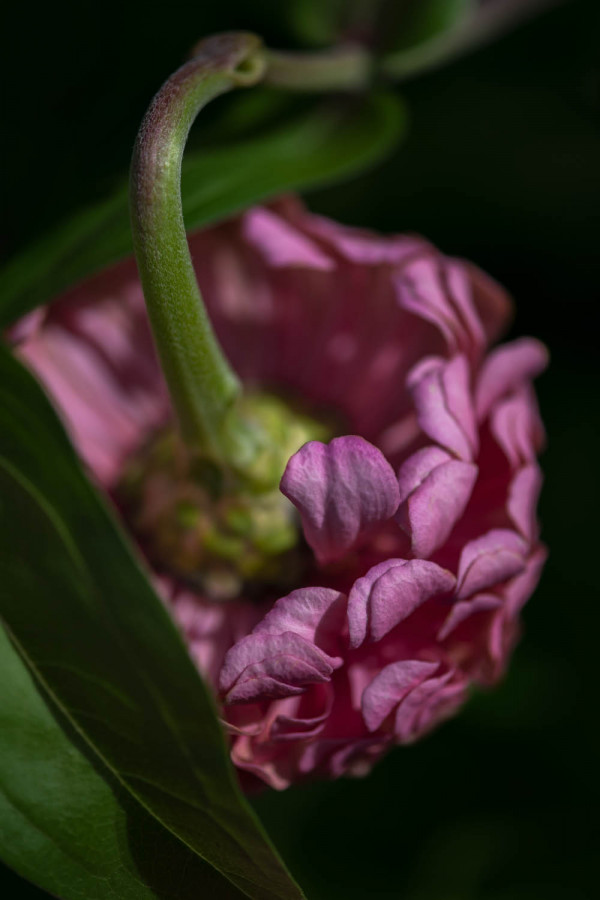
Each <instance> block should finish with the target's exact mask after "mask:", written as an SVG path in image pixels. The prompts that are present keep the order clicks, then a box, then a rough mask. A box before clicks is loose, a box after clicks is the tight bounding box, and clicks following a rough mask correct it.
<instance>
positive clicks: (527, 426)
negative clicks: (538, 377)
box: [490, 388, 544, 469]
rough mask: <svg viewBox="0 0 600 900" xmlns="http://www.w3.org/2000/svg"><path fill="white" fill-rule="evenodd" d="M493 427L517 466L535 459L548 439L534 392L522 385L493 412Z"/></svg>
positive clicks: (491, 426) (499, 440) (491, 425)
mask: <svg viewBox="0 0 600 900" xmlns="http://www.w3.org/2000/svg"><path fill="white" fill-rule="evenodd" d="M490 429H491V432H492V434H493V435H494V438H495V440H496V442H497V444H498V445H499V446H500V447H501V448H502V450H503V452H504V454H505V456H506V458H507V459H508V461H509V462H510V464H511V466H512V467H513V468H514V469H516V468H518V467H519V466H521V465H522V464H523V463H530V462H532V461H533V460H534V459H535V458H536V456H537V454H538V453H539V451H540V450H541V448H542V445H543V442H544V427H543V425H542V422H541V419H540V416H539V412H538V408H537V403H536V401H535V397H534V396H533V392H532V391H530V390H527V389H526V388H522V389H521V390H519V391H518V392H517V393H515V394H512V395H511V396H509V397H508V398H507V399H506V400H502V401H500V402H499V403H498V404H497V405H496V406H495V407H494V409H493V410H492V412H491V415H490Z"/></svg>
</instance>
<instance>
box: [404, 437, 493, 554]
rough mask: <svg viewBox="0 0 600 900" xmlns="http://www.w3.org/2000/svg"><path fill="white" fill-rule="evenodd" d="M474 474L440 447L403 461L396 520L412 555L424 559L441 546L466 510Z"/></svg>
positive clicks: (470, 466)
mask: <svg viewBox="0 0 600 900" xmlns="http://www.w3.org/2000/svg"><path fill="white" fill-rule="evenodd" d="M477 471H478V470H477V466H476V465H474V464H473V463H468V462H463V461H462V460H459V459H455V458H454V457H452V456H450V454H449V453H447V452H446V451H445V450H442V449H441V447H424V448H423V449H422V450H417V452H416V453H413V455H412V456H411V457H409V458H408V459H407V460H406V462H405V463H404V465H403V466H402V468H401V469H400V472H399V474H398V482H399V487H400V506H399V507H398V511H397V513H396V519H397V521H398V524H399V525H400V526H401V528H403V529H404V531H406V533H407V534H408V535H409V536H410V538H411V542H412V551H413V553H414V555H415V556H419V557H421V558H424V559H427V558H428V557H429V556H431V555H432V554H433V553H434V552H435V551H436V550H437V549H438V547H440V546H441V545H442V544H443V543H444V541H445V540H446V538H447V537H448V535H449V534H450V532H451V531H452V529H453V527H454V525H455V524H456V522H457V521H458V519H459V518H460V517H461V516H462V514H463V512H464V511H465V507H466V505H467V503H468V501H469V497H470V496H471V493H472V491H473V486H474V485H475V481H476V479H477Z"/></svg>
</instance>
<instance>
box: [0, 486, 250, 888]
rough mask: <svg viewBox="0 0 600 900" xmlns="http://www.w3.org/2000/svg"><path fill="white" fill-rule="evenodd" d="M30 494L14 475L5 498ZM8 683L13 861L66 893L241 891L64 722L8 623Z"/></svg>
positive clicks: (6, 782) (5, 806)
mask: <svg viewBox="0 0 600 900" xmlns="http://www.w3.org/2000/svg"><path fill="white" fill-rule="evenodd" d="M1 477H2V476H0V478H1ZM5 488H7V490H5ZM15 491H16V492H15ZM21 497H22V492H21V491H20V490H19V488H18V486H17V485H16V483H15V482H14V481H10V480H9V482H8V483H7V484H6V485H5V484H3V504H5V505H6V504H10V503H11V502H17V503H19V504H20V503H21ZM26 503H27V500H26ZM17 513H18V514H19V515H20V514H21V509H20V508H19V509H18V510H15V515H16V514H17ZM0 682H1V683H2V704H1V705H0V833H1V834H2V841H1V846H0V851H1V855H2V857H3V859H4V860H5V862H6V863H8V864H9V865H10V866H11V867H12V868H13V869H15V870H16V871H17V872H19V874H20V875H22V876H23V877H25V878H28V879H29V880H31V881H34V882H35V883H36V884H38V885H39V886H40V887H42V888H43V889H44V890H47V891H49V892H51V893H52V894H54V895H58V896H60V897H62V898H64V900H114V898H116V897H118V898H120V900H158V898H160V900H193V898H196V897H197V896H198V888H199V886H203V887H204V888H205V889H206V888H208V887H210V889H211V892H212V896H214V897H219V898H230V900H240V898H242V896H243V894H242V893H241V892H240V891H239V890H238V889H237V888H235V887H234V886H233V885H232V884H231V883H230V882H229V881H226V880H225V879H224V878H223V877H222V876H220V875H219V874H218V872H217V871H216V869H214V868H212V866H209V865H208V864H207V863H205V862H204V861H203V860H201V859H200V857H198V856H197V855H195V854H194V853H192V851H191V850H189V849H188V848H187V847H186V846H184V844H182V843H181V842H180V841H178V840H177V839H176V838H175V837H173V836H172V835H171V834H169V833H168V832H167V831H165V829H164V828H162V827H161V826H160V824H159V823H158V822H157V821H156V819H154V818H153V816H151V815H149V814H148V813H147V812H145V811H144V809H143V808H142V807H141V806H140V804H139V803H138V802H137V801H136V800H134V798H133V797H132V796H131V794H129V792H128V791H126V790H125V789H124V788H123V787H122V785H120V784H119V782H118V781H117V780H116V779H115V778H114V776H111V774H110V772H109V770H108V769H107V768H106V767H105V766H104V765H103V764H102V763H101V761H100V760H99V759H97V758H96V759H93V758H92V753H91V751H90V750H89V748H87V747H86V746H85V745H84V742H83V741H82V740H81V738H78V736H77V735H76V734H75V732H74V731H73V729H72V728H69V727H68V723H67V722H66V721H65V720H64V719H63V721H62V723H61V722H60V721H58V718H57V717H59V713H58V710H57V709H56V708H53V707H52V705H51V704H50V703H49V702H45V699H44V697H43V695H42V693H41V692H40V691H39V690H38V687H36V684H35V682H34V680H33V678H32V676H31V674H30V672H29V671H28V670H27V668H26V666H25V664H24V663H23V661H22V660H21V659H20V658H19V656H18V654H17V651H16V650H15V649H14V647H13V646H12V644H11V643H10V641H9V639H8V636H7V635H6V633H5V631H4V629H3V628H2V627H0ZM61 725H62V727H61ZM182 870H185V872H186V877H185V879H182V878H181V875H180V873H181V871H182Z"/></svg>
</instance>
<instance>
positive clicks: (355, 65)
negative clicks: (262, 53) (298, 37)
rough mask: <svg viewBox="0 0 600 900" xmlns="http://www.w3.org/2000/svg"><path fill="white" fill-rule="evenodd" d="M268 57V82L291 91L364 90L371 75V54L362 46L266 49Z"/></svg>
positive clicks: (266, 80) (266, 81)
mask: <svg viewBox="0 0 600 900" xmlns="http://www.w3.org/2000/svg"><path fill="white" fill-rule="evenodd" d="M266 59H267V71H266V73H265V78H264V81H265V83H266V84H271V85H273V86H274V87H281V88H286V89H287V90H292V91H358V90H364V88H366V87H367V86H368V84H369V81H370V77H371V68H372V62H371V57H370V55H369V53H368V52H367V51H366V50H365V49H363V48H362V47H359V46H353V45H348V46H345V47H344V46H340V47H334V48H333V49H331V50H326V51H322V52H320V53H291V52H290V53H287V52H283V51H280V50H267V51H266Z"/></svg>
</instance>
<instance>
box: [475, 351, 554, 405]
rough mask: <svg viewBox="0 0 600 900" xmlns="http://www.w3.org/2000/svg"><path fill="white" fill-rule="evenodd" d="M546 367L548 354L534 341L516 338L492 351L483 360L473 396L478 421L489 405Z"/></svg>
mask: <svg viewBox="0 0 600 900" xmlns="http://www.w3.org/2000/svg"><path fill="white" fill-rule="evenodd" d="M547 365H548V351H547V349H546V348H545V347H544V345H543V344H542V343H540V341H536V340H534V338H520V339H519V340H516V341H512V342H511V343H510V344H504V346H502V347H498V348H497V349H496V350H493V351H492V352H491V353H490V354H489V355H488V357H487V358H486V359H485V361H484V363H483V365H482V367H481V371H480V373H479V379H478V382H477V390H476V393H475V407H476V410H477V418H478V420H479V421H482V420H483V419H484V418H485V417H486V415H487V413H488V412H489V410H490V409H491V408H492V406H493V405H494V404H495V403H496V402H497V401H498V400H499V399H500V397H502V396H504V395H505V394H509V393H512V391H514V390H515V389H516V388H517V387H519V385H521V384H522V383H523V382H526V381H530V380H531V379H532V378H536V377H537V376H538V375H539V374H540V372H543V371H544V369H545V368H546V366H547Z"/></svg>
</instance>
